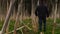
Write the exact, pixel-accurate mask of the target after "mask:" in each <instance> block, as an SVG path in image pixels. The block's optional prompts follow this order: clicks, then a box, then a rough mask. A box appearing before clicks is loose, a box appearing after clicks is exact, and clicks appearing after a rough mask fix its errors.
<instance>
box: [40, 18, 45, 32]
mask: <svg viewBox="0 0 60 34" xmlns="http://www.w3.org/2000/svg"><path fill="white" fill-rule="evenodd" d="M42 23H43V24H44V25H43V28H44V29H43V30H44V32H45V31H46V17H39V30H40V32H42Z"/></svg>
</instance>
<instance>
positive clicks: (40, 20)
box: [39, 18, 42, 32]
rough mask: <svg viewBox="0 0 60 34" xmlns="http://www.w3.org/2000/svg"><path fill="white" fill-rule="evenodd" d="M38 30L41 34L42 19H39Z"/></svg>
mask: <svg viewBox="0 0 60 34" xmlns="http://www.w3.org/2000/svg"><path fill="white" fill-rule="evenodd" d="M39 30H40V32H42V18H39Z"/></svg>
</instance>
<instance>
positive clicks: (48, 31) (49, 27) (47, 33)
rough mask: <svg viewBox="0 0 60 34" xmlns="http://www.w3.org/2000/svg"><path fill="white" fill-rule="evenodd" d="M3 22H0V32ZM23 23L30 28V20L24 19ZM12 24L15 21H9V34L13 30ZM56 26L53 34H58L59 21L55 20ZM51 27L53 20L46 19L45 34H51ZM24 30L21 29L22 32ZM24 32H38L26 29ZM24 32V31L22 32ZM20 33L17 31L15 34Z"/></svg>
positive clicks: (59, 30)
mask: <svg viewBox="0 0 60 34" xmlns="http://www.w3.org/2000/svg"><path fill="white" fill-rule="evenodd" d="M3 22H4V21H0V30H1V28H2V25H3ZM23 22H24V23H25V24H26V25H27V24H28V26H29V27H30V28H32V25H31V19H26V20H23ZM14 23H15V21H14V20H10V25H9V32H11V31H12V30H14ZM56 23H57V24H59V25H56V28H55V34H60V19H57V22H56ZM22 25H23V24H22V23H21V24H20V26H22ZM52 27H53V19H50V18H49V19H48V20H47V31H46V32H45V34H52ZM24 29H25V28H23V30H24ZM26 30H27V34H38V33H39V32H36V33H35V32H34V31H33V30H29V29H27V28H26ZM23 32H24V31H23ZM20 33H21V30H18V31H17V34H20Z"/></svg>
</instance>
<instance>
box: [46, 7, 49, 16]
mask: <svg viewBox="0 0 60 34" xmlns="http://www.w3.org/2000/svg"><path fill="white" fill-rule="evenodd" d="M46 12H47V17H49V11H48V8H47V7H46Z"/></svg>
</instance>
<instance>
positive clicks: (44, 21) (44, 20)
mask: <svg viewBox="0 0 60 34" xmlns="http://www.w3.org/2000/svg"><path fill="white" fill-rule="evenodd" d="M43 23H44V32H45V31H46V17H44V18H43Z"/></svg>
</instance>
